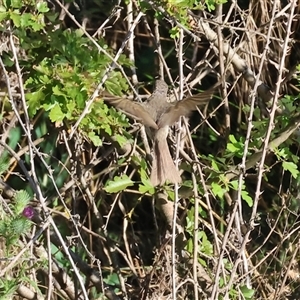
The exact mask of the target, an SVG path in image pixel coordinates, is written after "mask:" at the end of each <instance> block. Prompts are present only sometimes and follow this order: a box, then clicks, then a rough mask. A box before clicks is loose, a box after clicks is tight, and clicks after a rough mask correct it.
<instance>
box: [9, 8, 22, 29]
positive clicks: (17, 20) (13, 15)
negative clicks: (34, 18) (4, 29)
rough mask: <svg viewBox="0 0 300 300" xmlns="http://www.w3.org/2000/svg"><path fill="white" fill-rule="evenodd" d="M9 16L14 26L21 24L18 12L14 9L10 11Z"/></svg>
mask: <svg viewBox="0 0 300 300" xmlns="http://www.w3.org/2000/svg"><path fill="white" fill-rule="evenodd" d="M10 18H11V20H12V21H13V23H14V25H15V26H16V27H20V25H21V16H20V14H19V12H17V11H16V10H14V11H13V12H11V13H10Z"/></svg>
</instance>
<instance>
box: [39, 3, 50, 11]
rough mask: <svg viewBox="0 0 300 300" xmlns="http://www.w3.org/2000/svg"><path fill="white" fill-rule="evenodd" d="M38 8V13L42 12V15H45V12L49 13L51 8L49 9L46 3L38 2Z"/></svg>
mask: <svg viewBox="0 0 300 300" xmlns="http://www.w3.org/2000/svg"><path fill="white" fill-rule="evenodd" d="M36 8H37V10H38V12H40V13H45V12H48V11H49V8H48V6H47V3H46V2H38V3H37V5H36Z"/></svg>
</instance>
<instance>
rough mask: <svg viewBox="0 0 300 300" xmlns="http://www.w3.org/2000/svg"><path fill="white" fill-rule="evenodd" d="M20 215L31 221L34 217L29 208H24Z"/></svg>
mask: <svg viewBox="0 0 300 300" xmlns="http://www.w3.org/2000/svg"><path fill="white" fill-rule="evenodd" d="M22 215H23V216H24V217H25V218H27V219H29V220H31V219H32V218H33V216H34V209H33V208H32V207H31V206H27V207H25V208H24V210H23V213H22Z"/></svg>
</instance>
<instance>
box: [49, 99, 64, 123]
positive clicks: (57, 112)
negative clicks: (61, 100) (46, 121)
mask: <svg viewBox="0 0 300 300" xmlns="http://www.w3.org/2000/svg"><path fill="white" fill-rule="evenodd" d="M49 118H50V120H51V121H52V122H61V121H63V119H64V118H65V114H64V113H63V112H62V110H61V108H60V106H59V104H58V103H55V105H54V107H53V108H52V109H51V110H50V113H49Z"/></svg>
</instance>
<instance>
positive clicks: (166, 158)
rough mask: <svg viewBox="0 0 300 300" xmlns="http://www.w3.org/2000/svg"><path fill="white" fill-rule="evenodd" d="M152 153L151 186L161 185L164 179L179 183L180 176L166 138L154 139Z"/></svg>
mask: <svg viewBox="0 0 300 300" xmlns="http://www.w3.org/2000/svg"><path fill="white" fill-rule="evenodd" d="M153 149H154V155H153V162H152V170H151V174H150V181H151V183H152V184H153V186H158V185H163V184H164V183H165V182H166V181H168V182H170V183H174V184H175V183H181V176H180V173H179V171H178V170H177V168H176V166H175V164H174V161H173V159H172V157H171V154H170V150H169V146H168V143H167V139H166V138H163V139H157V138H156V139H155V141H154V147H153Z"/></svg>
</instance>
